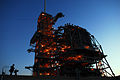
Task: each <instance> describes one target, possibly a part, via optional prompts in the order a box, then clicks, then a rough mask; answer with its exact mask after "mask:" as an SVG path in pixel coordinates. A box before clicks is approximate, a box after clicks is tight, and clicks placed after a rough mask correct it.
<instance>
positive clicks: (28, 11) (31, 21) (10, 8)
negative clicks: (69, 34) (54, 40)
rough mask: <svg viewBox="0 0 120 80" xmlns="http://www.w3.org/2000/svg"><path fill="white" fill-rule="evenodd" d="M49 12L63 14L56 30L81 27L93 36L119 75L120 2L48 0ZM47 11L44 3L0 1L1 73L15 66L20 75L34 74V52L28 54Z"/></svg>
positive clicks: (34, 1) (42, 0)
mask: <svg viewBox="0 0 120 80" xmlns="http://www.w3.org/2000/svg"><path fill="white" fill-rule="evenodd" d="M46 2H47V3H46V5H47V6H46V12H47V13H49V14H51V15H53V16H55V15H56V14H57V13H58V12H62V13H63V14H64V15H65V17H63V18H61V19H59V20H58V21H57V22H56V24H55V25H54V26H53V27H55V28H56V27H58V26H60V25H64V24H66V23H71V24H74V25H78V26H80V27H83V28H85V29H87V31H88V32H90V33H91V34H93V35H94V36H95V37H96V39H97V40H98V41H99V43H100V44H101V45H102V47H103V50H104V54H105V55H108V56H107V60H108V62H109V64H110V66H111V67H112V69H113V71H114V73H115V74H116V75H120V0H46ZM42 11H44V0H0V74H1V72H2V68H3V67H4V70H6V73H7V74H9V73H8V70H9V66H11V65H12V64H13V63H14V64H15V68H16V69H18V70H19V72H18V73H19V74H21V75H24V74H26V75H27V74H32V72H31V71H29V70H26V69H25V66H32V65H33V63H34V53H28V52H27V49H29V48H30V45H29V43H30V39H31V38H32V36H33V34H34V33H35V31H36V30H37V19H38V17H39V15H40V13H41V12H42Z"/></svg>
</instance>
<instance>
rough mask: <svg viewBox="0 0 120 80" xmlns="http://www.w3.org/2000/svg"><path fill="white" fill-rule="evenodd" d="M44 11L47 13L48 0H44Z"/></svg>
mask: <svg viewBox="0 0 120 80" xmlns="http://www.w3.org/2000/svg"><path fill="white" fill-rule="evenodd" d="M44 12H45V13H46V0H44Z"/></svg>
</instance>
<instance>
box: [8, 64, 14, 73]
mask: <svg viewBox="0 0 120 80" xmlns="http://www.w3.org/2000/svg"><path fill="white" fill-rule="evenodd" d="M14 66H15V65H14V64H12V66H10V70H9V72H10V75H12V73H13V72H14V69H15V67H14Z"/></svg>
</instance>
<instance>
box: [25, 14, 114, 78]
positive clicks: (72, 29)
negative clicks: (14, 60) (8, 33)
mask: <svg viewBox="0 0 120 80" xmlns="http://www.w3.org/2000/svg"><path fill="white" fill-rule="evenodd" d="M60 17H63V14H62V13H58V14H57V15H56V16H55V17H52V15H49V14H47V13H45V12H42V13H41V14H40V16H39V18H38V24H37V31H36V32H35V34H34V35H33V37H32V39H31V41H30V45H31V46H32V48H31V49H28V52H35V60H34V65H33V66H31V67H26V68H27V69H30V68H32V69H33V76H40V75H53V76H56V75H57V74H59V75H61V76H62V75H63V76H64V75H67V76H108V75H110V76H113V77H114V76H115V75H114V73H113V71H112V69H111V67H110V65H109V63H108V62H107V60H106V55H104V53H103V50H102V47H101V45H100V44H99V43H98V41H97V40H96V39H95V37H94V36H93V35H91V34H90V33H89V32H88V31H87V30H86V29H84V28H81V27H79V26H75V25H70V24H65V25H64V26H59V27H58V29H54V28H53V27H52V25H54V24H55V22H56V21H57V19H58V18H60ZM108 69H110V72H108V71H107V70H108Z"/></svg>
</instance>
